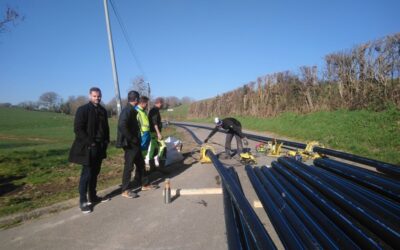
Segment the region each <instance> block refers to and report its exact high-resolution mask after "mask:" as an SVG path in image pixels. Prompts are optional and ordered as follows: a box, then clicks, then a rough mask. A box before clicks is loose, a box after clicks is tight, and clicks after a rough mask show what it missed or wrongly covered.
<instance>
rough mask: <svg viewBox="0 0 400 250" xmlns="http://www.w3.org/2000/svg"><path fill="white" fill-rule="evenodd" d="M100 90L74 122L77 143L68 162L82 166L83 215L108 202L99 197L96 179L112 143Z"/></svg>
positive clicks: (81, 108) (81, 201)
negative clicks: (96, 205) (110, 142)
mask: <svg viewBox="0 0 400 250" xmlns="http://www.w3.org/2000/svg"><path fill="white" fill-rule="evenodd" d="M100 102H101V90H100V89H99V88H96V87H93V88H91V89H90V90H89V103H87V104H85V105H82V106H80V107H79V108H78V110H77V111H76V115H75V120H74V132H75V140H74V142H73V144H72V147H71V150H70V153H69V161H70V162H73V163H76V164H82V171H81V178H80V180H79V206H80V209H81V211H82V212H83V213H90V212H92V207H93V205H94V203H98V202H104V201H108V200H109V199H108V198H102V197H98V196H97V194H96V187H97V176H98V175H99V173H100V168H101V162H102V161H103V159H104V158H106V157H107V155H106V151H107V145H108V143H109V141H110V129H109V126H108V117H107V111H106V109H105V108H103V107H102V106H101V105H100Z"/></svg>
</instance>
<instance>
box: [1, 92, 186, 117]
mask: <svg viewBox="0 0 400 250" xmlns="http://www.w3.org/2000/svg"><path fill="white" fill-rule="evenodd" d="M163 98H164V101H165V105H164V108H165V109H168V108H173V107H177V106H179V105H182V104H190V103H191V102H193V99H192V98H190V97H182V98H178V97H176V96H167V97H163ZM87 102H88V97H87V96H84V95H80V96H70V97H68V99H67V100H63V99H62V98H61V96H60V95H59V94H57V93H56V92H53V91H49V92H45V93H43V94H42V95H41V96H40V97H39V100H38V101H25V102H21V103H19V104H17V105H16V106H17V107H21V108H24V109H27V110H39V111H50V112H56V113H63V114H68V115H74V114H75V113H76V110H77V109H78V107H79V106H81V105H83V104H85V103H87ZM126 103H127V100H126V99H122V105H123V106H124V105H126ZM150 103H151V102H150ZM102 105H103V106H104V107H105V108H106V110H107V112H108V114H109V116H110V117H111V116H114V115H116V114H117V108H116V105H117V104H116V101H115V98H113V99H112V100H111V101H109V102H107V103H104V102H103V103H102ZM13 106H14V105H12V104H11V103H0V107H6V108H9V107H13Z"/></svg>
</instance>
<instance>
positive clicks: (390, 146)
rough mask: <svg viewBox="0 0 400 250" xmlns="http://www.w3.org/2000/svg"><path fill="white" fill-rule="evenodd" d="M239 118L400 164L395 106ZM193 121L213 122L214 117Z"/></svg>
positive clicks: (251, 126) (256, 127)
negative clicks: (383, 109) (375, 109)
mask: <svg viewBox="0 0 400 250" xmlns="http://www.w3.org/2000/svg"><path fill="white" fill-rule="evenodd" d="M186 110H187V109H186ZM181 116H184V115H183V114H182V112H180V114H179V116H178V117H181ZM236 118H238V119H239V120H240V121H241V123H242V125H243V128H244V129H247V130H253V131H265V132H272V133H274V134H277V135H278V136H277V137H278V138H279V136H283V137H290V138H291V139H293V140H296V141H298V142H306V141H312V140H316V141H319V142H320V143H322V144H323V145H325V146H326V147H328V148H332V149H336V150H342V151H345V152H350V153H353V154H356V155H360V156H365V157H369V158H373V159H377V160H381V161H384V162H389V163H394V164H400V110H398V109H396V108H393V107H392V108H390V109H388V110H386V111H383V112H373V111H367V110H358V111H347V110H338V111H333V112H315V113H310V114H306V115H297V114H293V113H284V114H281V115H279V116H277V117H274V118H255V117H236ZM192 121H195V122H209V123H212V122H213V118H211V117H210V118H208V119H192Z"/></svg>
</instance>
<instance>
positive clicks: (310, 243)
mask: <svg viewBox="0 0 400 250" xmlns="http://www.w3.org/2000/svg"><path fill="white" fill-rule="evenodd" d="M254 172H255V173H256V175H257V177H258V179H259V180H260V181H261V183H262V184H263V186H264V188H265V191H266V192H267V193H269V194H270V195H271V196H272V199H273V200H274V202H275V204H276V205H277V206H278V208H279V209H280V210H281V211H282V212H283V214H284V215H285V218H286V219H287V220H288V222H289V223H290V224H291V225H292V227H293V228H294V229H295V232H296V233H297V234H298V235H299V236H300V238H301V239H302V241H303V242H306V244H305V246H306V247H307V248H322V247H323V248H324V249H338V246H337V245H336V244H335V243H334V242H333V241H332V240H331V239H330V237H329V236H328V235H327V234H326V233H325V231H324V230H323V229H322V228H321V227H320V225H318V223H316V222H315V220H314V219H313V218H312V217H311V216H310V215H309V214H308V213H307V212H306V211H305V210H304V208H303V207H302V206H301V205H300V204H299V203H298V202H297V201H296V200H295V199H294V198H293V197H292V196H291V195H290V194H289V193H288V192H287V191H286V190H285V189H279V188H277V186H275V185H273V184H272V183H273V181H276V180H275V179H274V177H273V176H271V173H269V172H268V171H261V169H259V168H254ZM309 234H311V236H309Z"/></svg>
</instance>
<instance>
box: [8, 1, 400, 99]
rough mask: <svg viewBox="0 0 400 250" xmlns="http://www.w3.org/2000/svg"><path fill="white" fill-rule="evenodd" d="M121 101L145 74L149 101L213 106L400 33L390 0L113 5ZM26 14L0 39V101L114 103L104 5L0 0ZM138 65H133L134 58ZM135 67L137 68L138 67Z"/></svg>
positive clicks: (399, 3)
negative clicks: (53, 97) (46, 98)
mask: <svg viewBox="0 0 400 250" xmlns="http://www.w3.org/2000/svg"><path fill="white" fill-rule="evenodd" d="M112 2H113V3H114V6H115V7H116V9H117V11H118V12H117V13H118V15H119V17H120V19H121V20H122V23H123V25H124V27H125V29H126V33H127V35H128V37H129V40H130V41H131V46H132V48H134V55H135V57H134V56H133V55H132V53H131V51H130V49H129V48H130V47H129V45H128V43H127V41H126V39H125V38H124V35H123V32H122V29H121V27H120V25H119V23H118V21H117V19H116V15H115V13H114V12H113V10H112V8H111V6H110V4H109V13H110V21H111V29H112V33H113V42H114V50H115V57H116V65H117V71H118V77H119V85H120V93H121V97H122V98H125V97H126V94H127V92H128V91H129V90H130V89H131V88H132V86H133V85H132V81H133V80H134V79H135V78H136V77H138V76H141V75H143V76H144V77H145V80H146V81H148V82H149V83H150V86H151V90H152V96H153V97H156V96H176V97H178V98H182V97H191V98H193V99H195V100H202V99H206V98H211V97H214V96H216V95H219V94H222V93H224V92H228V91H230V90H233V89H236V88H238V87H240V86H242V85H244V84H246V83H248V82H250V81H254V80H256V79H257V77H260V76H264V75H267V74H272V73H274V72H279V71H283V70H293V71H296V70H298V68H299V67H300V66H303V65H307V66H313V65H318V66H319V67H322V66H323V65H324V56H325V55H327V54H329V53H332V52H337V51H341V50H346V49H351V48H352V47H353V46H355V45H358V44H361V43H365V42H367V41H370V40H375V39H379V38H382V37H384V36H386V35H390V34H394V33H397V32H400V18H399V15H398V14H399V9H400V1H398V0H351V1H350V0H334V1H333V0H313V1H312V0H258V1H256V0H247V1H244V0H146V1H144V0H142V1H139V0H112ZM7 5H8V6H11V7H13V8H15V9H16V10H17V11H18V12H19V13H20V14H22V15H24V17H25V18H24V20H23V21H22V22H20V23H19V24H18V25H16V26H15V27H10V29H9V31H8V32H5V33H0V102H10V103H13V104H18V103H20V102H23V101H37V100H38V99H39V97H40V95H41V94H43V93H45V92H48V91H54V92H56V93H57V94H59V95H60V96H61V97H62V98H63V99H64V100H66V99H67V98H68V97H69V96H78V95H87V93H88V90H89V88H90V87H92V86H97V87H100V88H101V89H102V92H103V101H104V102H106V103H107V102H108V101H110V100H111V99H112V98H113V97H114V96H115V91H114V81H113V75H112V68H111V60H110V53H109V47H108V40H107V30H106V22H105V13H104V5H103V0H57V1H56V0H0V10H1V11H2V12H3V13H4V9H5V7H6V6H7ZM135 58H136V59H135ZM137 62H139V63H137Z"/></svg>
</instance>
